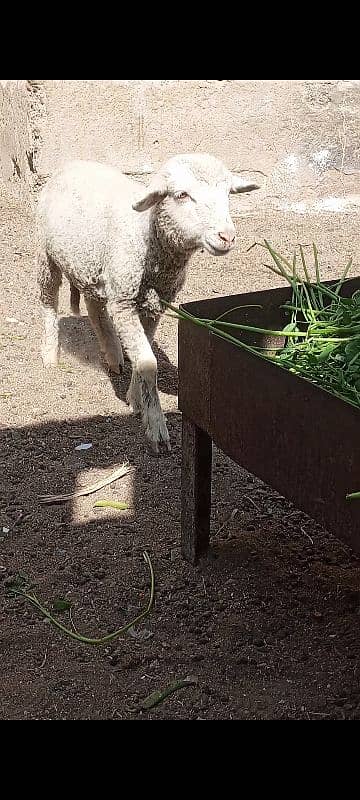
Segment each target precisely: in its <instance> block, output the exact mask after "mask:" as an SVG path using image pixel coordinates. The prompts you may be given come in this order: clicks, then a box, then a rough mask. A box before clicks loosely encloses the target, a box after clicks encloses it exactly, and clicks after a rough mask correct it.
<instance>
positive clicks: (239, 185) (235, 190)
mask: <svg viewBox="0 0 360 800" xmlns="http://www.w3.org/2000/svg"><path fill="white" fill-rule="evenodd" d="M231 179H232V183H231V188H230V192H231V194H239V193H240V192H252V191H253V190H254V189H260V186H258V184H257V183H250V182H249V181H248V180H246V178H240V176H239V175H236V173H235V172H232V173H231Z"/></svg>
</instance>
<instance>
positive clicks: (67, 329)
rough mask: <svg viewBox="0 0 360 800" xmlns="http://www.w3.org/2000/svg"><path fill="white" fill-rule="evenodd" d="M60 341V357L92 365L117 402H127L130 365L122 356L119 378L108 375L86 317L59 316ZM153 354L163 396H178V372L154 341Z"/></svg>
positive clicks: (108, 372) (112, 374)
mask: <svg viewBox="0 0 360 800" xmlns="http://www.w3.org/2000/svg"><path fill="white" fill-rule="evenodd" d="M59 340H60V347H61V351H62V353H63V354H66V353H69V354H71V355H72V356H73V357H75V358H76V359H78V360H80V361H81V362H82V363H83V364H89V363H91V364H92V365H93V366H94V368H95V369H96V370H97V371H101V372H103V373H104V374H106V375H108V376H109V380H110V382H111V385H112V387H113V390H114V393H115V395H116V397H117V398H118V399H119V400H122V401H124V402H126V392H127V390H128V387H129V383H130V379H131V365H130V362H129V360H128V359H127V357H126V355H125V366H124V370H123V372H122V374H121V375H116V374H115V373H113V372H111V371H110V370H109V368H108V366H107V364H106V363H105V361H104V360H103V359H102V357H101V354H100V351H99V346H98V342H97V340H96V336H95V334H94V332H93V330H92V328H91V325H90V321H89V318H88V317H87V316H81V317H71V316H69V317H61V319H60V321H59ZM153 351H154V354H155V356H156V359H157V362H158V385H159V390H160V391H161V392H163V393H164V394H168V395H173V396H176V395H177V388H178V372H177V368H176V367H175V366H174V364H172V362H171V361H170V359H169V358H168V356H167V354H166V353H165V352H164V350H163V349H162V348H161V347H160V346H159V345H158V343H157V342H156V341H155V342H154V344H153Z"/></svg>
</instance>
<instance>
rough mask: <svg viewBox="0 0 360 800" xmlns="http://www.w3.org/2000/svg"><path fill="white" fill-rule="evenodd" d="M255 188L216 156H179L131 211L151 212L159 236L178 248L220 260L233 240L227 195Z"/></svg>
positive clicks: (162, 172)
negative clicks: (202, 250) (217, 257)
mask: <svg viewBox="0 0 360 800" xmlns="http://www.w3.org/2000/svg"><path fill="white" fill-rule="evenodd" d="M253 189H259V186H257V184H255V183H250V182H249V181H247V180H245V179H244V178H240V176H239V175H237V174H235V173H232V172H230V171H229V170H228V169H227V168H226V167H225V166H224V164H223V163H222V162H221V161H219V160H218V159H217V158H214V156H210V155H208V154H205V153H196V154H191V155H180V156H175V157H174V158H171V159H169V161H167V162H166V163H165V164H164V165H163V166H162V167H161V169H160V170H159V172H157V173H156V174H155V175H154V176H153V178H152V180H151V182H150V185H149V187H148V188H147V189H146V190H145V192H144V193H143V195H142V196H141V197H140V198H139V199H138V200H137V201H136V202H135V203H134V204H133V208H134V209H135V211H146V210H149V209H152V213H153V214H154V215H155V218H156V222H157V226H158V228H159V230H160V231H161V233H163V234H164V235H165V236H166V237H167V239H168V240H169V241H171V240H173V242H174V243H176V245H177V246H178V247H179V248H182V249H183V250H197V249H199V248H205V249H206V250H208V252H209V253H211V254H212V255H224V254H226V253H228V252H229V251H230V250H231V249H232V248H233V246H234V244H235V239H236V236H235V226H234V224H233V222H232V219H231V216H230V209H229V194H231V193H232V194H237V193H239V192H251V191H253Z"/></svg>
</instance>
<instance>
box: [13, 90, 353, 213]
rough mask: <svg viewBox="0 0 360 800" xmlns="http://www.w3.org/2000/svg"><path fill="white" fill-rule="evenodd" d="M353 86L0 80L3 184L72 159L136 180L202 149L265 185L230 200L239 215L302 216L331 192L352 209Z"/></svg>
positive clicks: (32, 179) (28, 179)
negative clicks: (266, 208)
mask: <svg viewBox="0 0 360 800" xmlns="http://www.w3.org/2000/svg"><path fill="white" fill-rule="evenodd" d="M359 87H360V81H240V80H237V81H235V80H234V81H125V80H122V81H114V80H113V81H99V80H98V81H2V82H1V89H0V91H1V94H0V97H1V103H2V114H1V122H0V176H1V180H2V183H3V184H4V183H5V184H6V185H7V186H8V187H9V186H10V185H11V186H16V185H21V186H22V187H25V188H26V187H27V188H30V189H31V188H33V186H34V184H35V183H36V182H37V181H39V180H40V182H41V180H43V179H45V178H46V176H47V175H49V174H51V173H52V172H53V171H54V170H55V169H56V168H57V167H59V166H60V165H61V164H62V163H63V162H65V161H67V160H68V159H69V158H73V157H76V158H91V159H98V160H101V161H107V162H110V163H113V164H116V165H118V166H119V167H121V168H123V169H125V170H126V171H129V172H138V173H143V174H144V173H146V172H147V171H149V170H151V169H155V168H156V166H157V165H158V164H159V163H160V162H161V161H162V160H163V159H164V158H166V157H168V156H169V155H172V154H174V153H176V152H184V151H194V150H207V151H209V152H212V153H214V154H216V155H218V156H219V157H221V158H223V159H224V160H225V161H226V163H227V164H228V165H229V167H231V168H233V169H237V170H247V171H248V174H249V176H253V177H257V178H258V179H259V180H260V181H261V182H262V183H263V189H262V191H261V192H258V193H254V194H253V195H251V196H249V198H242V200H241V203H240V200H236V201H234V202H235V208H237V207H239V209H240V208H241V213H245V214H246V213H248V212H249V211H251V209H252V208H253V206H254V204H256V205H257V206H261V205H262V204H264V203H266V205H269V204H273V205H275V206H276V205H277V206H278V207H280V208H281V206H283V207H284V209H292V210H294V211H295V213H304V209H305V210H306V208H307V207H309V208H312V209H314V208H315V206H316V203H318V202H321V201H323V202H325V203H326V202H332V201H331V198H333V197H335V198H345V201H344V202H345V203H347V202H348V203H350V204H355V205H356V204H360V196H359V189H358V174H359V170H360V148H359V125H360V88H359ZM29 154H30V156H29ZM29 158H30V161H29ZM261 173H264V175H262V174H261ZM329 198H330V200H329ZM237 203H238V204H239V205H238V206H237V205H236V204H237Z"/></svg>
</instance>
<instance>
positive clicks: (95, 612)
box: [0, 204, 360, 720]
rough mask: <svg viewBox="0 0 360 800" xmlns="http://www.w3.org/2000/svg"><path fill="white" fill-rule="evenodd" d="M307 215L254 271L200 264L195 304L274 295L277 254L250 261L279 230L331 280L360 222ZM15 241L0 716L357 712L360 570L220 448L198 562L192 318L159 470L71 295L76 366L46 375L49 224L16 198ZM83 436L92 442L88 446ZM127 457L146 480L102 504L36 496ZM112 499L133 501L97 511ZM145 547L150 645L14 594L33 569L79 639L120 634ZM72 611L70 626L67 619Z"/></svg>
mask: <svg viewBox="0 0 360 800" xmlns="http://www.w3.org/2000/svg"><path fill="white" fill-rule="evenodd" d="M298 219H300V218H297V219H295V218H293V217H291V216H289V215H286V214H285V213H281V214H280V213H279V214H277V213H275V212H273V213H271V214H270V213H269V214H268V215H266V214H261V215H258V216H257V217H256V218H250V219H249V218H248V217H246V218H244V220H243V228H242V233H241V235H240V240H239V244H238V253H239V262H238V268H237V269H234V268H232V269H229V268H228V266H227V263H226V259H214V258H210V257H207V256H205V255H203V256H200V257H199V258H197V259H196V260H195V262H194V264H193V266H192V268H191V269H190V272H189V279H188V282H187V284H186V288H185V290H184V291H183V293H182V295H181V298H180V299H182V300H186V299H190V298H200V297H206V296H211V294H212V293H213V292H214V293H215V292H217V293H222V294H228V293H236V292H240V291H246V290H252V289H254V288H255V287H256V288H258V287H270V286H273V285H276V277H275V276H274V275H271V274H270V273H267V272H266V271H265V270H264V269H263V268H262V267H261V263H260V262H261V259H260V258H259V254H258V253H256V251H251V253H250V254H246V253H245V251H246V248H247V247H248V246H249V245H250V244H251V243H252V242H253V241H254V239H255V238H258V239H259V238H263V237H264V236H266V237H267V238H268V239H270V240H272V241H273V242H274V243H275V244H279V245H281V247H282V250H283V251H284V250H286V248H287V247H289V248H291V247H292V245H293V244H294V243H296V242H297V241H302V242H305V243H306V242H311V241H312V240H315V241H317V243H318V246H319V249H320V252H321V253H322V255H323V259H324V262H325V263H327V262H328V263H329V267H328V268H327V269H326V270H325V275H326V277H330V276H331V274H337V272H338V269H337V268H336V265H337V264H340V265H343V264H344V263H345V262H346V260H347V255H348V252H349V248H350V251H351V242H352V241H354V228H353V221H352V220H351V218H350V217H347V216H346V215H345V216H343V217H341V216H339V215H331V214H330V215H327V217H326V220H324V219H323V218H322V217H321V216H317V217H313V218H309V217H307V218H306V220H305V221H302V220H301V219H300V222H299V221H298ZM324 230H326V231H327V235H326V236H325V235H324ZM0 231H1V241H0V301H1V331H0V332H1V336H0V359H1V365H2V370H1V385H0V408H1V416H0V423H1V424H0V474H1V496H0V640H1V645H0V647H1V660H0V676H1V677H0V681H1V686H2V691H1V696H0V717H1V718H2V719H66V720H67V719H137V720H140V719H161V720H163V719H164V720H165V719H166V720H168V719H181V720H188V719H191V720H206V719H214V720H215V719H234V720H242V719H306V720H309V719H314V720H317V719H328V718H329V719H339V720H340V719H359V718H360V691H359V673H358V659H359V652H360V644H359V613H360V561H359V558H358V557H357V556H356V555H355V554H354V553H353V552H352V551H351V550H350V549H349V548H347V547H345V546H344V545H343V544H341V543H340V542H339V541H337V540H336V539H335V538H334V537H333V536H331V535H330V534H328V533H327V532H325V531H323V530H321V529H320V528H319V527H318V526H316V525H314V523H313V522H311V520H309V519H308V518H307V517H305V516H304V515H302V514H301V513H299V512H297V510H296V509H295V508H293V507H291V506H290V504H289V503H288V502H286V501H285V500H284V499H283V498H282V497H280V496H278V495H276V494H275V493H274V492H273V491H272V490H270V489H269V488H267V487H266V486H264V485H263V484H262V483H261V482H260V481H259V480H257V478H255V477H253V476H251V475H249V474H247V473H245V472H244V471H243V470H241V469H239V468H238V467H237V466H235V465H234V464H233V463H232V462H231V461H230V460H228V459H227V458H225V457H224V456H223V455H222V454H221V453H220V452H215V454H214V479H213V518H212V532H213V541H212V548H211V552H210V554H209V556H208V557H206V558H205V559H204V560H203V561H202V562H201V563H200V565H199V566H197V567H196V568H193V567H191V566H190V565H188V564H186V563H184V562H183V561H182V559H181V556H180V553H179V537H180V500H179V497H180V457H181V417H180V414H179V412H178V410H177V398H176V390H177V372H176V363H177V331H176V323H175V322H174V320H172V319H169V318H164V320H163V323H162V326H161V329H160V332H159V336H158V349H157V353H158V356H159V370H160V377H159V384H160V389H161V398H162V402H163V406H164V409H165V410H166V412H167V414H168V425H169V432H170V435H171V440H172V445H173V449H172V452H171V454H170V455H166V456H161V457H159V458H156V457H154V456H152V455H150V454H149V452H148V451H147V449H146V446H145V444H144V439H143V435H142V432H141V430H140V425H139V421H138V420H137V419H136V418H134V417H132V416H131V415H130V413H129V411H128V408H127V406H126V405H125V403H124V401H123V400H121V399H118V398H117V397H116V394H115V391H114V386H112V384H111V381H110V379H109V376H108V374H107V373H106V371H105V369H104V368H103V366H102V364H101V361H100V358H99V354H98V350H97V345H96V342H95V340H94V337H93V335H92V333H91V331H90V329H89V325H88V320H87V317H86V315H85V312H84V311H83V314H84V316H83V317H82V318H81V319H79V320H76V319H73V318H71V317H70V316H69V304H68V287H67V286H66V287H65V289H64V290H62V296H61V313H62V315H63V316H62V321H61V338H62V348H63V349H62V359H61V364H60V366H59V368H58V369H56V370H55V371H53V372H50V373H49V372H44V371H43V369H42V366H41V362H40V358H39V343H40V325H39V313H38V306H37V290H36V284H35V264H34V237H33V223H32V218H31V216H28V215H27V214H26V213H25V212H24V211H22V210H21V209H20V208H19V207H17V206H15V205H14V207H10V206H9V205H8V204H6V205H3V207H2V209H1V224H0ZM325 241H326V246H325V244H324V242H325ZM349 243H350V244H349ZM355 271H356V270H355ZM128 380H129V369H128V368H127V372H126V375H125V377H124V378H123V379H122V380H121V381H120V384H119V385H118V386H117V387H115V388H117V389H118V390H119V391H118V393H120V396H121V397H124V392H125V390H126V388H127V383H128ZM224 413H226V409H224ZM81 442H91V443H92V448H91V449H89V450H87V451H77V450H76V449H75V447H76V446H77V444H79V443H81ZM127 459H128V460H129V462H130V464H131V465H132V466H133V468H134V469H133V472H132V473H131V474H130V475H128V476H126V478H124V479H122V480H120V481H118V482H117V483H115V484H113V485H112V486H111V487H107V488H106V489H104V490H103V491H102V492H100V493H98V494H97V495H92V496H90V497H87V498H81V499H78V500H76V501H74V502H73V503H67V504H64V505H60V506H49V507H42V506H41V505H40V504H39V502H38V499H37V495H38V494H42V493H48V492H60V491H71V490H73V489H74V488H75V487H78V486H79V485H82V484H85V483H87V482H92V481H93V480H96V479H98V478H100V477H102V476H103V475H104V474H106V473H107V471H108V470H111V469H112V468H114V467H115V466H116V465H118V464H119V463H121V462H122V461H124V460H127ZM96 498H110V499H115V500H124V501H126V502H128V503H129V506H130V507H129V510H128V511H124V512H119V511H111V510H109V509H98V510H96V509H94V508H93V503H94V500H95V499H96ZM235 509H237V513H236V514H235V515H234V514H233V515H232V512H235ZM231 515H232V519H231V520H230V521H229V518H230V516H231ZM145 549H146V550H147V551H148V552H149V553H150V556H151V558H152V562H153V565H154V570H155V577H156V599H155V605H154V608H153V610H152V612H151V614H150V616H149V617H148V618H147V619H146V620H145V621H144V622H143V623H142V624H140V625H139V626H138V627H137V628H136V629H135V632H133V633H132V635H127V636H124V637H122V638H120V639H118V640H117V641H115V642H114V643H112V644H109V645H108V646H103V647H97V648H96V647H91V646H86V645H83V644H80V643H78V642H75V641H72V640H71V639H69V638H67V637H66V636H65V635H63V634H62V633H60V632H59V631H58V630H55V629H54V628H53V627H52V626H51V625H50V624H49V623H48V622H46V621H44V620H43V619H42V618H41V616H40V615H39V614H38V613H37V612H36V611H35V610H33V609H32V608H31V607H30V606H29V605H28V604H27V603H26V602H25V601H24V600H22V599H21V598H13V597H11V596H10V595H9V591H8V590H9V583H10V582H11V580H12V578H13V577H14V576H15V575H17V574H18V573H19V572H20V573H24V574H26V575H27V576H29V578H30V580H31V581H32V582H33V583H34V585H35V586H36V590H37V593H38V595H39V597H40V598H41V600H42V601H43V602H44V603H46V604H47V605H48V606H49V607H51V604H52V602H53V601H54V599H59V598H61V599H64V598H65V599H69V600H70V601H71V605H72V620H73V623H74V625H75V626H76V628H77V629H78V630H80V631H81V632H83V633H86V634H87V635H90V636H95V635H102V634H104V633H107V632H110V631H112V630H114V629H115V628H116V627H119V626H120V625H121V624H123V623H125V622H127V621H128V620H129V619H131V618H132V617H133V616H134V615H135V614H136V613H137V612H138V611H139V610H140V608H142V607H143V606H144V605H145V604H146V600H147V597H148V586H149V577H148V572H147V568H146V565H145V563H144V561H143V558H142V553H143V551H144V550H145ZM59 618H61V620H62V621H63V622H65V623H67V624H71V623H69V620H68V614H67V612H64V613H63V614H59ZM188 675H191V676H195V678H196V679H197V683H196V685H193V686H189V687H187V688H185V689H181V690H179V691H178V692H176V693H174V694H173V695H172V696H170V697H168V698H167V699H166V700H165V701H164V702H163V703H162V704H161V705H159V706H157V707H156V708H154V709H153V710H151V711H141V705H142V702H143V701H144V699H145V698H146V696H147V695H149V694H150V693H151V692H153V691H155V690H157V689H163V688H164V687H166V686H167V685H168V684H169V683H171V682H172V681H173V680H174V679H177V678H182V677H184V676H188Z"/></svg>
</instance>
